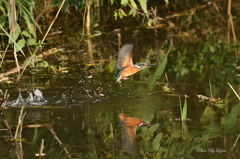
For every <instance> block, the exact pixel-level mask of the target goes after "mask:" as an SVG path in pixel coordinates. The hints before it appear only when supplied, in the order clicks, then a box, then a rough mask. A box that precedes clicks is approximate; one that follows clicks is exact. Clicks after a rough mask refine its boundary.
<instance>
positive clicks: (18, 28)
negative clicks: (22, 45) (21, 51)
mask: <svg viewBox="0 0 240 159" xmlns="http://www.w3.org/2000/svg"><path fill="white" fill-rule="evenodd" d="M20 32H21V28H20V26H19V25H18V23H17V29H16V31H15V41H17V39H18V36H19V34H20ZM11 36H12V38H13V34H12V35H11ZM11 44H12V42H11Z"/></svg>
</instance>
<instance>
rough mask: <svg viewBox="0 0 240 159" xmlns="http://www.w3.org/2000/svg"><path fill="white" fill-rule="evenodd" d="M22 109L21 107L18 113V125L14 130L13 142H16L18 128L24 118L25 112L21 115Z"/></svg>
mask: <svg viewBox="0 0 240 159" xmlns="http://www.w3.org/2000/svg"><path fill="white" fill-rule="evenodd" d="M23 109H24V106H22V109H21V111H20V115H19V118H18V125H17V128H16V132H15V136H14V140H15V141H16V139H17V134H18V129H19V126H20V124H22V122H23V118H24V116H25V115H26V112H25V113H24V114H23Z"/></svg>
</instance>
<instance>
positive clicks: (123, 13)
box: [119, 9, 127, 16]
mask: <svg viewBox="0 0 240 159" xmlns="http://www.w3.org/2000/svg"><path fill="white" fill-rule="evenodd" d="M119 12H121V13H122V15H124V16H127V14H126V13H125V12H124V11H123V10H122V9H120V10H119Z"/></svg>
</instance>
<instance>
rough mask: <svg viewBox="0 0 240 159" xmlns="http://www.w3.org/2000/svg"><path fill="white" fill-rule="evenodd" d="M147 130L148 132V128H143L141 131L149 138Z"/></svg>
mask: <svg viewBox="0 0 240 159" xmlns="http://www.w3.org/2000/svg"><path fill="white" fill-rule="evenodd" d="M147 130H148V128H147V127H141V131H142V132H143V134H144V135H145V136H147Z"/></svg>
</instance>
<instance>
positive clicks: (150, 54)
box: [141, 49, 155, 77]
mask: <svg viewBox="0 0 240 159" xmlns="http://www.w3.org/2000/svg"><path fill="white" fill-rule="evenodd" d="M154 54H155V52H154V51H153V49H151V50H150V51H149V52H148V54H147V57H146V59H145V61H144V63H148V64H150V62H151V61H150V57H151V56H152V55H154ZM149 68H150V67H147V68H145V69H144V70H142V71H141V76H143V77H145V76H146V74H147V72H148V70H149Z"/></svg>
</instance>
